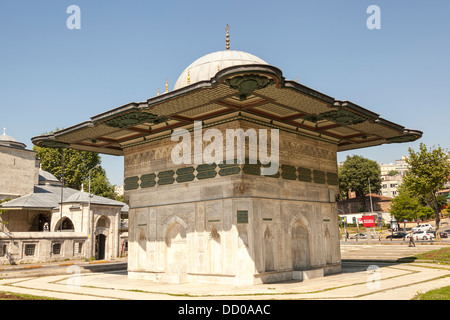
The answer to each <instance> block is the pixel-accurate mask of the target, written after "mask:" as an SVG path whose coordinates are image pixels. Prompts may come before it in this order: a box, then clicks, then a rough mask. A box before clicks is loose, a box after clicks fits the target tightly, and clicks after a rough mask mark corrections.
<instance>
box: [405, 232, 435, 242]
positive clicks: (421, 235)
mask: <svg viewBox="0 0 450 320" xmlns="http://www.w3.org/2000/svg"><path fill="white" fill-rule="evenodd" d="M410 237H413V239H415V240H432V239H433V238H435V236H434V235H433V234H432V233H428V232H427V231H416V232H413V233H409V234H408V235H407V236H406V238H410Z"/></svg>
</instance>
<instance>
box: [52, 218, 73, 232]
mask: <svg viewBox="0 0 450 320" xmlns="http://www.w3.org/2000/svg"><path fill="white" fill-rule="evenodd" d="M61 224H62V227H61ZM60 229H62V231H75V227H74V226H73V222H72V220H70V219H69V218H68V217H62V219H60V220H59V221H58V222H57V223H56V226H55V231H59V230H60Z"/></svg>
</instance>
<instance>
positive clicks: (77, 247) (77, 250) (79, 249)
mask: <svg viewBox="0 0 450 320" xmlns="http://www.w3.org/2000/svg"><path fill="white" fill-rule="evenodd" d="M81 253H83V242H75V243H74V244H73V254H74V255H75V254H81Z"/></svg>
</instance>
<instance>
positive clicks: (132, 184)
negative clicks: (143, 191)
mask: <svg viewBox="0 0 450 320" xmlns="http://www.w3.org/2000/svg"><path fill="white" fill-rule="evenodd" d="M123 182H124V187H123V188H124V189H125V190H136V189H138V188H139V177H136V176H135V177H128V178H125V179H124V181H123Z"/></svg>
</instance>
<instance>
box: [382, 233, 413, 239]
mask: <svg viewBox="0 0 450 320" xmlns="http://www.w3.org/2000/svg"><path fill="white" fill-rule="evenodd" d="M407 235H408V233H406V232H395V233H394V234H390V235H388V236H387V237H386V239H391V238H392V239H403V238H405V237H406V236H407Z"/></svg>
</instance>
